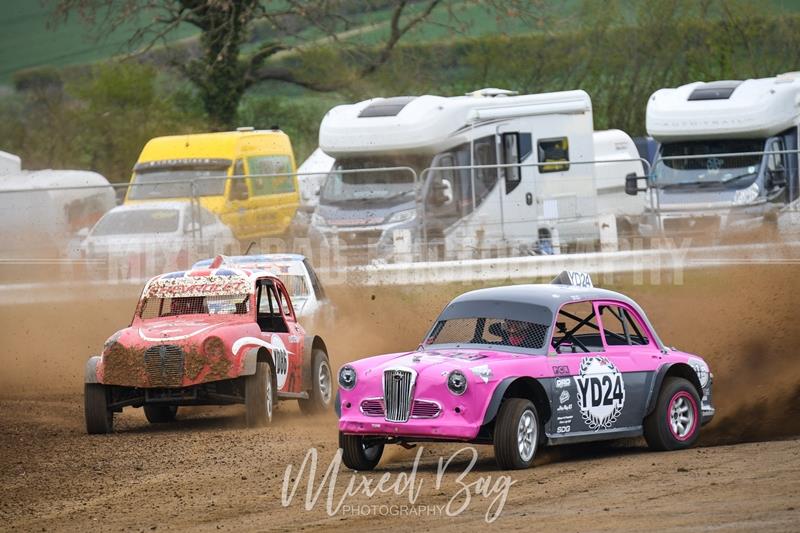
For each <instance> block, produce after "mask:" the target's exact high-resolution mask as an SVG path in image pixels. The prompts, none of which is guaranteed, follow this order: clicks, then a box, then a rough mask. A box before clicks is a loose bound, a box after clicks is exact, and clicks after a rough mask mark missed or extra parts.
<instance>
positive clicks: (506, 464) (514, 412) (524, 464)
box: [494, 398, 540, 470]
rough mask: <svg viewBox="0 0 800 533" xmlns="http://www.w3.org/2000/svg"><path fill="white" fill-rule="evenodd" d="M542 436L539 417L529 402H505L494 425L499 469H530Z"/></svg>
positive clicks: (510, 400)
mask: <svg viewBox="0 0 800 533" xmlns="http://www.w3.org/2000/svg"><path fill="white" fill-rule="evenodd" d="M539 433H540V431H539V414H538V413H537V412H536V406H535V405H533V403H532V402H531V401H530V400H525V399H523V398H509V399H507V400H505V401H504V402H503V404H502V405H501V406H500V412H499V413H498V414H497V420H496V421H495V425H494V457H495V460H496V461H497V464H498V465H499V466H500V468H502V469H504V470H520V469H523V468H528V467H529V466H531V464H533V459H534V457H536V450H537V449H538V447H539Z"/></svg>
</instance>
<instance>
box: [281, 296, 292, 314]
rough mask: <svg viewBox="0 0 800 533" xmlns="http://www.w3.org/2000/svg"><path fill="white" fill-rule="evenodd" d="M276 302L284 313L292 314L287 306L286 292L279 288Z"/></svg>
mask: <svg viewBox="0 0 800 533" xmlns="http://www.w3.org/2000/svg"><path fill="white" fill-rule="evenodd" d="M278 304H279V305H280V308H281V310H282V311H283V314H284V315H286V316H292V311H291V308H290V307H289V297H288V296H286V293H285V292H283V291H281V290H279V291H278Z"/></svg>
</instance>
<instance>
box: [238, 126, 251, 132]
mask: <svg viewBox="0 0 800 533" xmlns="http://www.w3.org/2000/svg"><path fill="white" fill-rule="evenodd" d="M236 131H255V128H254V127H253V126H240V127H238V128H236Z"/></svg>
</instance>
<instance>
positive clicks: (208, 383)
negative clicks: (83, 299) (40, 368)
mask: <svg viewBox="0 0 800 533" xmlns="http://www.w3.org/2000/svg"><path fill="white" fill-rule="evenodd" d="M223 261H224V258H223V257H222V256H218V257H217V258H216V259H215V260H214V262H213V263H212V264H211V265H210V267H208V268H201V269H194V270H190V271H185V272H183V271H182V272H171V273H169V274H163V275H161V276H156V277H155V278H153V279H151V280H150V281H148V282H147V284H146V285H145V287H144V290H143V291H142V296H141V299H140V300H139V304H138V305H137V306H136V313H135V314H134V316H133V322H132V323H131V325H130V326H129V327H127V328H124V329H121V330H120V331H118V332H116V333H115V334H114V335H112V336H111V337H110V338H109V339H108V340H107V341H106V343H105V346H104V347H103V352H102V354H101V355H100V356H95V357H92V358H90V359H89V361H87V363H86V377H85V391H84V392H85V396H84V399H85V417H86V430H87V432H88V433H109V432H111V431H112V429H113V421H114V413H115V412H120V411H122V409H123V407H127V406H131V407H144V412H145V415H146V416H147V419H148V420H149V421H150V422H153V423H159V422H169V421H171V420H173V419H174V418H175V413H176V411H177V409H178V407H179V406H181V405H212V404H214V405H219V404H235V403H243V404H245V407H246V421H247V425H248V426H262V425H266V424H268V423H269V422H270V421H271V420H272V409H273V405H274V403H275V402H276V401H279V400H297V401H298V402H299V403H300V408H301V410H302V411H304V412H317V411H323V410H326V409H328V408H329V407H330V405H331V399H332V389H333V387H332V385H333V382H332V379H331V372H330V363H329V362H328V353H327V349H326V347H325V343H324V342H323V340H322V338H320V337H318V336H315V335H312V334H308V333H307V332H306V331H305V330H304V329H303V327H302V326H301V325H300V324H298V323H297V320H296V318H295V314H294V307H293V306H292V302H291V300H290V298H289V295H288V293H287V291H286V288H285V287H284V286H283V283H281V281H280V280H279V279H278V278H277V277H275V276H273V275H271V274H269V273H267V272H264V271H260V270H243V269H237V268H229V267H226V266H224V265H223Z"/></svg>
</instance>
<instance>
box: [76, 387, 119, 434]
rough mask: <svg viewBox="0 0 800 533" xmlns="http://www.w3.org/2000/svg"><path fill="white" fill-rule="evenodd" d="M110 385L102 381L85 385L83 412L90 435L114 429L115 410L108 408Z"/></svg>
mask: <svg viewBox="0 0 800 533" xmlns="http://www.w3.org/2000/svg"><path fill="white" fill-rule="evenodd" d="M108 396H109V390H108V387H106V386H105V385H102V384H100V383H86V384H85V385H84V386H83V413H84V417H85V418H86V432H87V433H89V434H90V435H97V434H101V433H111V432H112V431H114V412H113V411H112V410H111V409H109V408H108V403H109V402H108Z"/></svg>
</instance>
